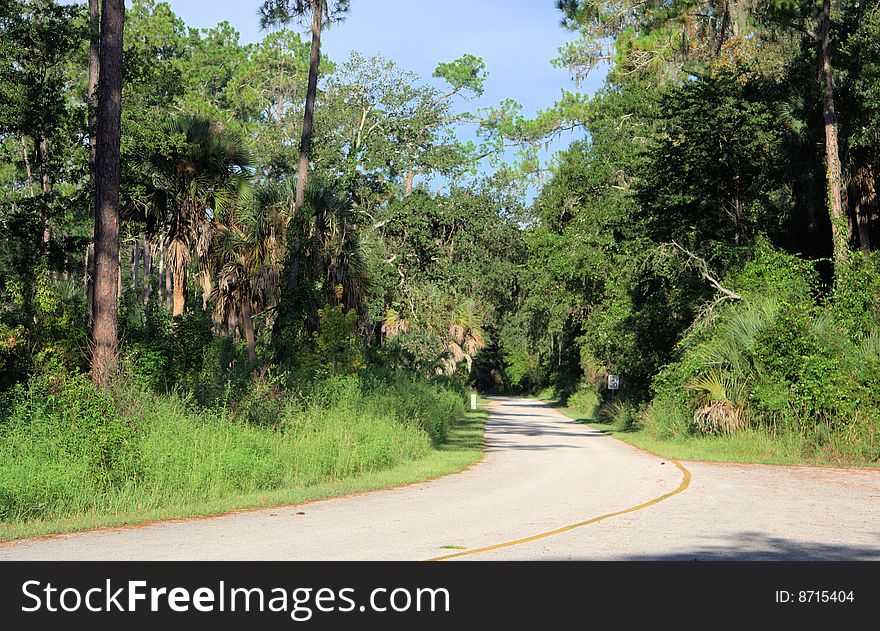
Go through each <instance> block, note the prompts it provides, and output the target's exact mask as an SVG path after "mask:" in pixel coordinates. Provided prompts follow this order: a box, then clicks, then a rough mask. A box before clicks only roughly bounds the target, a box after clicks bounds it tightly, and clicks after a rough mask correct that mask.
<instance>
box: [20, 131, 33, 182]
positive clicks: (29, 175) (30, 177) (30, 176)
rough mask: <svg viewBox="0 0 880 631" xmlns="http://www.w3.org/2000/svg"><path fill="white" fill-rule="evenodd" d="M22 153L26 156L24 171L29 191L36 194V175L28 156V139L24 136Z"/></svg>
mask: <svg viewBox="0 0 880 631" xmlns="http://www.w3.org/2000/svg"><path fill="white" fill-rule="evenodd" d="M21 155H22V156H23V157H24V172H25V174H26V175H27V183H28V192H29V193H30V196H31V197H33V196H34V177H33V174H32V173H31V159H30V158H29V157H28V147H27V141H25V139H24V136H22V137H21Z"/></svg>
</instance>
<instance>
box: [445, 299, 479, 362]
mask: <svg viewBox="0 0 880 631" xmlns="http://www.w3.org/2000/svg"><path fill="white" fill-rule="evenodd" d="M482 320H483V318H482V316H481V314H480V313H479V312H478V311H477V305H476V303H475V302H474V300H473V299H470V298H468V299H466V300H463V301H462V302H461V303H459V304H458V305H457V306H456V307H455V309H454V310H453V311H452V319H451V322H450V324H449V337H448V338H447V339H446V340H445V342H444V345H445V347H446V359H445V361H444V364H445V369H444V372H445V373H446V374H447V375H450V376H451V375H453V374H455V371H456V369H457V368H458V366H459V365H460V364H461V363H462V362H465V363H466V364H467V368H468V372H470V370H471V365H472V364H473V360H474V357H476V355H477V353H478V352H479V351H480V349H482V348H483V347H484V346H486V336H485V334H484V333H483V326H482Z"/></svg>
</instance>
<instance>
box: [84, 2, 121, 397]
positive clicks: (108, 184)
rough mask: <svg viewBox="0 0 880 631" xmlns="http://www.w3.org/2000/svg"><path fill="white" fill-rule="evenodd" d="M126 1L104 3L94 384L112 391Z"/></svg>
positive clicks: (99, 115) (96, 218)
mask: <svg viewBox="0 0 880 631" xmlns="http://www.w3.org/2000/svg"><path fill="white" fill-rule="evenodd" d="M124 21H125V2H124V0H103V7H102V11H101V53H100V61H99V64H100V68H101V70H100V78H99V80H98V129H97V147H96V158H95V169H96V173H95V183H96V186H97V196H96V199H97V207H96V208H95V236H94V242H95V289H94V299H93V305H92V313H93V317H92V344H93V345H94V348H93V350H92V380H93V381H94V382H95V383H96V384H97V385H100V386H106V385H107V382H108V380H109V378H110V377H111V375H112V374H113V372H114V371H115V369H116V352H117V344H118V341H119V340H118V335H117V324H116V310H117V303H116V292H117V284H118V276H119V162H120V160H119V157H120V140H121V117H122V41H123V34H122V33H123V24H124Z"/></svg>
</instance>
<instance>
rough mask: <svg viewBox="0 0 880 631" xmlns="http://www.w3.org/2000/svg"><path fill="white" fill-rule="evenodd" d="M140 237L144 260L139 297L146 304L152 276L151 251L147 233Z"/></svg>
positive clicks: (148, 300) (148, 299) (148, 298)
mask: <svg viewBox="0 0 880 631" xmlns="http://www.w3.org/2000/svg"><path fill="white" fill-rule="evenodd" d="M141 239H142V242H141V250H142V251H143V261H144V274H143V279H142V280H141V287H142V289H143V291H142V292H141V299H142V300H143V302H144V304H147V303H149V302H150V290H151V285H152V282H151V281H152V277H153V252H152V249H151V246H150V240H149V239H148V238H147V235H144V236H143V237H142V238H141Z"/></svg>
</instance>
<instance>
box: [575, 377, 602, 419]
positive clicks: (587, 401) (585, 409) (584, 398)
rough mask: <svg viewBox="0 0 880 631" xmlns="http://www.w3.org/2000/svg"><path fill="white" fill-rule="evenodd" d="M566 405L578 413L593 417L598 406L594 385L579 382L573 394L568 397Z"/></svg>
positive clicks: (597, 392) (597, 394)
mask: <svg viewBox="0 0 880 631" xmlns="http://www.w3.org/2000/svg"><path fill="white" fill-rule="evenodd" d="M567 404H568V407H570V408H574V409H575V410H577V411H578V412H581V413H583V414H586V415H587V416H593V415H594V414H595V413H596V408H597V407H598V406H599V391H598V390H597V389H596V386H595V384H593V383H591V382H589V381H586V382H581V383H580V384H579V385H578V389H577V390H576V391H575V392H574V394H572V395H571V396H570V397H568V402H567Z"/></svg>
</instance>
